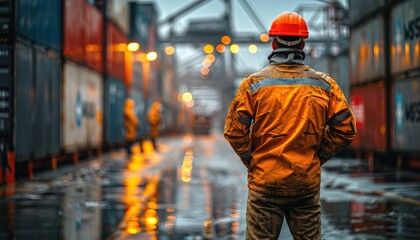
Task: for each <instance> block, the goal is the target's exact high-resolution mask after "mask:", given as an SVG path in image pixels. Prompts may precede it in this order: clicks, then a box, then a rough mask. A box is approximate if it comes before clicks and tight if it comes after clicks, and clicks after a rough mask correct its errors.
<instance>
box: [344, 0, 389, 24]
mask: <svg viewBox="0 0 420 240" xmlns="http://www.w3.org/2000/svg"><path fill="white" fill-rule="evenodd" d="M348 3H349V21H350V26H353V25H354V24H356V23H357V22H359V21H363V20H364V19H365V18H367V17H369V16H371V15H372V14H373V13H374V12H375V11H376V12H377V11H380V10H382V8H383V7H384V6H385V0H369V1H361V0H349V1H348Z"/></svg>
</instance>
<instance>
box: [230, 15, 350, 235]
mask: <svg viewBox="0 0 420 240" xmlns="http://www.w3.org/2000/svg"><path fill="white" fill-rule="evenodd" d="M269 35H270V37H272V38H273V42H272V48H273V52H272V53H271V54H270V55H269V56H268V59H269V65H268V66H267V67H265V68H264V69H262V70H260V71H258V72H256V73H254V74H251V75H248V76H246V77H245V78H244V79H243V81H242V83H241V85H240V87H239V90H238V92H237V94H236V97H235V98H234V99H233V101H232V103H231V105H230V109H229V113H228V115H227V117H226V125H225V130H224V135H225V138H226V139H227V141H229V143H230V144H231V146H232V148H233V149H234V151H235V152H236V153H237V154H238V155H239V157H240V159H241V160H242V162H243V164H244V165H245V166H246V168H247V169H248V188H249V193H248V200H247V213H246V222H247V231H246V235H247V239H255V240H259V239H278V237H279V235H280V230H281V226H282V224H283V219H284V217H286V221H287V223H288V225H289V228H290V231H291V233H292V235H293V238H294V239H310V240H314V239H321V208H320V198H319V196H320V181H321V168H320V167H321V165H322V164H324V163H325V162H327V161H328V160H329V159H330V158H331V157H333V156H334V155H335V154H336V153H337V152H338V151H340V150H341V149H342V148H344V147H346V146H348V145H350V143H351V142H352V141H353V139H354V137H355V134H356V127H355V126H356V120H355V118H354V116H353V113H352V111H351V109H350V107H349V104H348V103H347V100H346V98H345V96H344V94H343V92H342V91H341V89H340V87H339V86H338V84H337V83H336V82H335V80H334V79H332V78H331V77H330V76H329V75H328V74H325V73H322V72H318V71H316V70H314V69H312V68H310V67H309V66H307V65H305V64H304V62H303V61H304V59H305V53H304V52H303V48H304V46H305V42H304V39H306V38H308V36H309V33H308V29H307V25H306V22H305V20H304V19H303V18H302V17H301V16H300V15H299V14H297V13H294V12H284V13H282V14H280V15H279V16H278V17H277V18H276V19H275V20H274V21H273V23H272V25H271V28H270V31H269Z"/></svg>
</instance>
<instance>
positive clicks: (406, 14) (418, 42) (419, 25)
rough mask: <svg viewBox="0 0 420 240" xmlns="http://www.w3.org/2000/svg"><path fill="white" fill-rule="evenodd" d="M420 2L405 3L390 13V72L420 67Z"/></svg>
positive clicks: (412, 0)
mask: <svg viewBox="0 0 420 240" xmlns="http://www.w3.org/2000/svg"><path fill="white" fill-rule="evenodd" d="M419 9H420V1H414V0H411V1H405V2H402V3H401V4H399V5H397V6H396V7H395V8H394V9H392V13H391V23H392V28H391V44H392V45H391V61H392V62H391V71H392V73H398V72H402V71H406V70H411V69H415V68H418V67H420V11H419Z"/></svg>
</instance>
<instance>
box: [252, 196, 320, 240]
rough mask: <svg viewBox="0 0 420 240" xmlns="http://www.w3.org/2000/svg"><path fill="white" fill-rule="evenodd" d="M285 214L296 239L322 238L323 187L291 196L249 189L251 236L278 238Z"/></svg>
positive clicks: (253, 238)
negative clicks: (321, 192) (308, 192)
mask: <svg viewBox="0 0 420 240" xmlns="http://www.w3.org/2000/svg"><path fill="white" fill-rule="evenodd" d="M284 217H286V221H287V224H288V225H289V229H290V232H291V233H292V235H293V239H295V240H297V239H299V240H300V239H308V240H316V239H321V203H320V199H319V191H318V192H316V193H313V194H308V195H303V196H293V197H291V196H276V195H268V194H261V193H258V192H255V191H252V190H249V193H248V202H247V209H246V224H247V226H246V239H247V240H265V239H270V240H277V239H278V238H279V235H280V230H281V226H282V224H283V219H284Z"/></svg>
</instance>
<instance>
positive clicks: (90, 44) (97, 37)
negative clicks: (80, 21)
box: [84, 4, 104, 72]
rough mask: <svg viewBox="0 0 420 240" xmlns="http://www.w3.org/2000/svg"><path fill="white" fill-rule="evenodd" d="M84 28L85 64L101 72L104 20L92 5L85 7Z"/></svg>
mask: <svg viewBox="0 0 420 240" xmlns="http://www.w3.org/2000/svg"><path fill="white" fill-rule="evenodd" d="M85 16H86V20H85V22H84V26H85V43H84V46H85V47H84V49H85V55H84V59H85V63H86V65H88V66H90V67H92V68H93V69H95V70H98V71H100V72H102V71H103V64H102V63H103V61H104V59H103V56H102V48H103V41H102V40H103V38H104V36H103V35H104V19H103V15H102V13H101V12H100V11H99V10H98V9H96V8H95V7H94V6H93V5H89V4H87V6H86V15H85Z"/></svg>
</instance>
